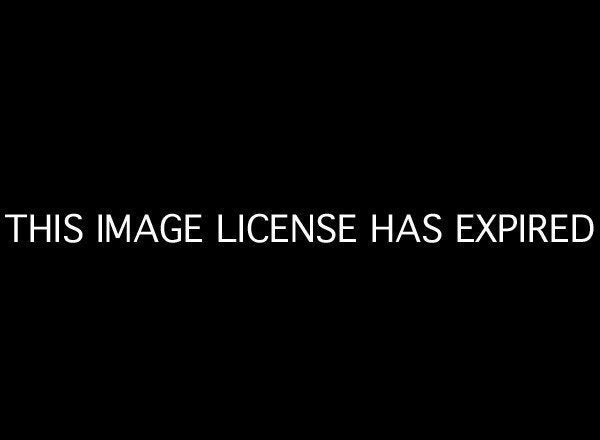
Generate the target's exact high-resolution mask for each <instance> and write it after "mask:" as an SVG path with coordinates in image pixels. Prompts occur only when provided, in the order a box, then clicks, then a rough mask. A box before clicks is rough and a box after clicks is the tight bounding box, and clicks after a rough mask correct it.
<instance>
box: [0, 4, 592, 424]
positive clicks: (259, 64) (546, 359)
mask: <svg viewBox="0 0 600 440" xmlns="http://www.w3.org/2000/svg"><path fill="white" fill-rule="evenodd" d="M52 12H57V11H52ZM153 12H157V11H153ZM163 12H164V11H163ZM247 12H248V14H247V13H246V12H240V11H239V10H237V9H236V11H233V10H232V11H228V12H227V13H225V14H224V15H223V14H221V15H216V14H215V13H214V12H212V11H211V12H207V11H204V12H195V13H193V14H190V15H188V14H186V13H184V12H183V11H180V12H177V13H175V15H173V16H171V15H170V14H169V15H167V14H166V13H165V15H164V16H163V14H162V12H161V14H159V15H160V18H156V16H155V15H152V17H150V16H147V15H146V13H145V12H144V13H141V12H140V11H137V12H136V13H133V14H127V15H126V14H125V13H124V12H122V13H119V14H114V16H112V15H111V16H110V17H107V18H102V19H100V18H99V17H100V15H97V14H100V12H97V13H96V12H95V13H94V14H92V15H85V19H83V18H82V16H78V18H77V19H75V18H74V19H66V22H65V23H63V22H62V21H57V20H50V19H48V16H46V17H45V16H44V14H43V13H41V14H40V16H36V17H35V19H34V18H33V15H36V14H34V13H33V12H32V11H30V12H28V14H26V15H25V16H23V17H24V19H25V20H24V21H19V23H18V24H16V25H15V26H14V29H10V30H8V31H7V39H6V44H5V52H4V55H3V66H4V67H3V70H4V72H3V73H4V74H5V79H4V80H3V85H4V87H3V96H4V99H3V110H4V111H3V124H2V125H3V133H4V136H3V137H4V142H3V156H4V158H3V160H2V173H1V176H2V177H1V179H2V201H1V202H2V205H1V206H2V213H3V214H4V213H5V212H31V213H42V212H43V213H67V212H79V213H83V214H86V215H87V216H89V215H92V214H94V213H96V212H105V211H107V210H110V211H113V212H124V211H131V212H151V213H153V214H155V215H158V214H160V213H163V212H169V211H175V212H179V213H186V212H190V213H202V214H204V215H205V216H206V217H208V218H210V217H211V216H214V215H215V214H216V213H217V212H222V211H229V212H237V211H239V210H243V211H246V212H252V211H256V212H288V213H292V212H294V213H319V212H325V211H328V212H334V213H335V212H356V213H359V215H361V243H360V244H359V245H348V246H342V245H338V246H331V247H326V248H323V247H321V248H317V247H291V246H285V245H283V246H275V245H273V246H268V247H262V248H252V247H244V248H234V249H232V248H227V249H225V248H218V247H216V246H214V245H210V244H207V245H206V246H199V247H175V248H164V247H158V248H154V247H152V246H138V247H129V248H128V247H126V246H124V247H117V248H115V247H111V248H102V247H98V246H95V245H94V244H93V243H88V244H83V245H81V246H76V247H63V246H54V247H53V246H39V247H35V248H31V247H27V246H23V247H20V246H10V245H9V243H8V242H7V240H4V242H3V245H2V254H3V257H5V258H3V263H2V264H3V270H2V273H3V278H4V282H3V284H4V285H5V286H6V287H5V288H3V289H2V291H3V295H2V301H3V303H4V304H3V307H2V311H3V314H4V315H5V319H3V324H4V327H5V331H4V338H3V339H4V341H5V347H6V348H5V355H6V356H5V358H6V362H5V365H7V366H8V367H9V370H10V373H9V374H8V375H7V376H6V382H7V384H8V385H9V386H10V388H11V389H13V388H14V389H15V393H14V394H11V396H14V397H11V404H10V408H11V412H12V413H13V414H15V415H20V416H23V414H31V410H32V409H34V408H35V409H38V410H40V411H39V412H40V413H41V414H45V415H46V417H47V418H45V419H44V420H47V421H46V422H44V423H49V424H52V425H57V426H63V423H67V424H71V423H73V420H74V419H77V420H78V421H83V422H88V423H86V425H87V426H88V427H89V426H99V427H107V426H109V425H112V422H113V421H123V420H128V421H131V420H133V421H134V425H136V426H138V427H148V426H150V427H152V428H153V429H158V426H157V425H160V426H163V427H165V428H166V429H167V430H168V431H171V430H174V429H176V428H180V427H181V426H183V425H184V424H183V422H184V421H191V422H192V423H193V424H201V426H198V427H200V428H202V427H203V426H204V425H203V423H205V420H207V419H208V420H210V421H212V422H213V423H214V422H216V423H217V424H218V425H219V426H221V427H222V429H225V430H230V429H239V428H242V429H251V428H255V427H256V428H261V429H266V428H269V429H273V428H274V427H275V426H276V425H278V424H279V423H281V422H283V423H282V424H283V426H284V427H285V428H286V429H287V430H286V431H282V432H288V431H290V430H291V431H295V430H298V429H306V430H308V432H314V431H313V430H312V429H313V428H312V427H313V426H315V422H317V423H318V422H323V421H328V422H330V423H329V426H330V428H329V429H331V430H332V431H331V432H337V430H340V429H344V428H350V429H357V430H358V429H359V428H363V429H365V430H366V431H365V432H372V431H373V430H375V429H383V428H384V427H386V426H387V425H388V424H389V423H391V424H392V426H395V427H396V428H399V427H400V428H401V427H403V426H407V427H408V425H404V424H403V423H405V422H401V421H402V420H407V419H408V420H410V421H412V422H413V423H416V424H418V425H420V426H421V427H422V428H423V429H426V430H431V429H440V428H441V429H455V428H460V429H465V428H467V427H469V428H471V429H473V428H474V427H475V425H477V424H478V423H481V422H483V425H484V426H485V427H486V428H487V429H488V430H490V429H491V430H497V429H507V430H509V432H512V431H510V430H511V429H512V428H511V427H512V426H514V423H515V422H522V421H525V420H528V421H532V420H533V421H534V423H532V424H531V426H532V428H533V429H540V427H548V426H551V427H553V428H556V429H557V428H558V426H557V425H559V424H560V425H561V426H563V427H566V428H568V429H573V424H572V423H573V419H572V418H571V416H572V415H573V414H576V415H577V417H578V418H579V420H580V421H581V420H583V419H584V418H585V417H586V414H588V411H589V409H586V408H587V405H586V403H585V402H586V396H589V395H590V394H591V393H592V390H593V389H595V388H594V385H593V381H592V375H591V372H592V371H593V369H594V366H595V365H596V364H595V363H594V362H592V359H593V356H592V355H593V348H594V347H593V341H594V339H595V338H596V336H597V327H598V326H597V322H596V320H595V314H596V310H597V304H596V301H595V299H594V297H593V295H594V293H595V290H597V289H596V287H595V284H594V283H593V281H595V279H594V269H595V266H596V262H597V253H596V247H597V238H595V239H594V242H593V243H590V244H587V245H560V244H559V245H552V246H544V245H541V246H522V245H521V246H518V245H515V244H508V245H506V246H486V245H482V246H460V245H458V244H456V243H455V242H454V241H455V240H454V238H455V236H454V225H453V218H454V216H455V215H456V214H457V213H460V212H477V213H487V214H490V213H512V214H518V213H530V212H531V213H545V214H549V213H585V214H588V215H592V216H593V217H594V218H595V220H596V221H597V212H598V211H597V208H596V207H595V205H596V203H595V200H596V199H595V195H594V193H593V188H594V187H595V186H596V184H595V180H596V179H595V178H594V177H595V174H594V161H593V159H592V154H593V152H592V147H593V146H594V145H596V144H597V135H596V133H595V130H594V128H595V121H596V118H597V108H596V107H595V102H596V101H597V85H596V84H595V82H594V81H593V78H595V77H597V69H596V68H595V66H594V65H593V54H594V52H593V49H594V47H593V46H592V44H591V43H592V40H591V39H589V38H590V36H589V35H588V33H591V32H592V29H591V28H589V27H588V26H587V25H586V24H585V23H584V22H583V21H582V19H581V18H580V17H575V18H569V17H567V16H566V15H565V16H563V17H561V19H560V20H559V21H556V19H553V20H550V19H549V18H543V17H542V16H541V15H540V14H539V13H536V14H532V15H527V17H526V18H524V17H525V13H524V11H521V13H520V14H516V15H514V16H513V15H510V14H509V16H506V15H504V14H500V11H496V12H494V13H487V12H483V11H481V13H480V15H477V13H476V12H475V11H469V14H466V11H445V12H441V11H427V12H425V13H420V14H416V13H414V12H412V11H404V12H397V11H395V12H393V13H392V12H385V11H380V12H376V13H374V14H371V13H369V14H367V13H366V11H353V12H354V14H351V15H347V14H346V13H344V14H338V13H332V14H328V15H327V17H326V18H325V14H324V11H321V13H319V14H308V16H307V15H306V14H303V13H301V11H295V12H293V13H284V12H283V11H281V12H280V13H276V12H275V11H272V10H270V11H269V13H268V14H267V13H266V12H265V11H262V12H261V11H255V10H253V11H247ZM305 12H306V11H305ZM338 12H339V11H338ZM446 12H448V13H449V12H453V13H454V15H446ZM538 12H539V11H538ZM69 13H70V14H73V13H74V12H73V11H70V12H69ZM250 13H253V14H251V15H249V14H250ZM75 14H76V13H75ZM278 14H280V15H278ZM470 14H474V15H470ZM184 16H185V18H184ZM69 17H70V15H69ZM102 17H104V15H102ZM257 17H259V18H260V19H259V18H257ZM517 17H518V18H517ZM63 18H65V16H64V15H63ZM375 212H376V213H380V214H387V213H395V214H405V213H413V214H423V213H428V212H438V213H440V214H441V215H443V217H444V219H445V220H446V221H447V225H448V227H447V228H445V229H444V233H445V238H444V241H443V243H441V244H440V245H438V246H420V247H417V246H413V245H411V244H410V243H407V244H406V245H401V246H394V247H377V248H376V247H374V246H371V245H369V244H368V238H369V234H368V229H367V228H366V225H368V223H364V221H365V220H368V218H369V215H370V214H371V213H375ZM363 229H366V232H365V231H363ZM3 233H5V231H3ZM4 237H6V235H4ZM54 411H56V412H58V413H61V414H63V416H62V417H54V416H52V414H53V412H54ZM36 413H38V412H36ZM40 417H41V416H40ZM173 417H174V418H173ZM40 420H41V419H40ZM92 423H93V424H92ZM578 425H579V423H578ZM48 426H50V425H48ZM133 429H139V428H135V427H134V428H133Z"/></svg>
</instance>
